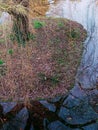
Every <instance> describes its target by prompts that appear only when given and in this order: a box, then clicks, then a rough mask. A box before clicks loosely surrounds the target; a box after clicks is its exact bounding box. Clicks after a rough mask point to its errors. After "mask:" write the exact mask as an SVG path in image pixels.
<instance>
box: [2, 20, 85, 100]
mask: <svg viewBox="0 0 98 130" xmlns="http://www.w3.org/2000/svg"><path fill="white" fill-rule="evenodd" d="M1 30H2V29H1ZM3 31H4V30H3ZM3 31H1V33H0V100H11V101H12V100H14V101H17V100H24V99H28V98H32V99H42V98H49V97H54V96H58V95H63V94H66V93H68V91H69V90H70V89H71V88H72V87H73V85H74V81H75V75H76V72H77V68H78V66H79V63H80V60H81V55H82V51H83V41H84V40H85V38H86V31H85V30H84V29H83V27H82V26H81V25H80V24H78V23H76V22H72V21H69V20H66V19H53V18H38V19H33V20H32V21H31V24H30V31H31V34H30V36H29V39H30V41H29V42H28V43H27V44H26V45H25V47H23V46H20V45H18V44H17V41H15V39H14V37H13V34H12V33H11V34H10V33H9V34H10V35H8V32H7V30H6V31H5V33H4V32H3ZM5 34H6V35H5Z"/></svg>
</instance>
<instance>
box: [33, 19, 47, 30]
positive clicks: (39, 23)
mask: <svg viewBox="0 0 98 130" xmlns="http://www.w3.org/2000/svg"><path fill="white" fill-rule="evenodd" d="M33 26H34V28H35V29H40V28H42V27H44V26H45V22H42V21H39V20H34V21H33Z"/></svg>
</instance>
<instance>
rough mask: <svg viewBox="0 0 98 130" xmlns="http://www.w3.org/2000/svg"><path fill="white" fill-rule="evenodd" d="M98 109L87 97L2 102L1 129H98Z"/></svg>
mask: <svg viewBox="0 0 98 130" xmlns="http://www.w3.org/2000/svg"><path fill="white" fill-rule="evenodd" d="M97 110H98V109H97ZM97 112H98V111H97ZM97 112H96V111H95V110H94V109H93V107H92V106H91V105H90V104H89V103H88V101H86V100H85V99H81V100H79V99H78V98H75V97H70V96H63V97H59V98H58V97H57V98H55V100H54V99H51V100H47V101H44V100H42V101H30V102H29V103H28V104H24V103H18V104H16V103H1V105H0V130H81V129H82V130H90V129H91V130H98V121H97V120H98V113H97Z"/></svg>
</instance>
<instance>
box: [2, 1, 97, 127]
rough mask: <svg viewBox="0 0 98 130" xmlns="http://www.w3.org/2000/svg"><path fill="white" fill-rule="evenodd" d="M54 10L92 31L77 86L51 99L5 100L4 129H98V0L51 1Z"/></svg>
mask: <svg viewBox="0 0 98 130" xmlns="http://www.w3.org/2000/svg"><path fill="white" fill-rule="evenodd" d="M58 7H59V9H58ZM57 9H58V11H57ZM51 11H54V12H56V13H57V14H56V16H59V17H67V18H70V19H72V20H75V21H78V22H80V23H81V24H83V25H84V27H85V28H86V29H87V31H88V38H87V40H86V41H85V46H84V48H85V50H84V53H83V59H82V62H81V65H80V67H79V69H78V73H77V76H76V83H75V86H74V88H73V89H72V90H71V91H70V93H69V95H67V96H64V97H57V98H55V99H49V100H47V101H30V103H28V104H24V103H20V104H14V103H12V104H11V103H10V108H9V105H8V103H1V105H0V129H1V130H3V129H4V130H98V86H97V80H98V77H97V76H98V70H97V67H98V59H97V58H98V50H97V49H98V22H97V20H98V15H97V12H98V7H97V4H96V0H86V1H84V0H81V1H79V2H78V1H69V0H66V1H60V2H59V3H58V4H57V5H51V8H50V12H48V13H47V14H48V15H53V12H51ZM49 13H50V14H49ZM54 16H55V14H54Z"/></svg>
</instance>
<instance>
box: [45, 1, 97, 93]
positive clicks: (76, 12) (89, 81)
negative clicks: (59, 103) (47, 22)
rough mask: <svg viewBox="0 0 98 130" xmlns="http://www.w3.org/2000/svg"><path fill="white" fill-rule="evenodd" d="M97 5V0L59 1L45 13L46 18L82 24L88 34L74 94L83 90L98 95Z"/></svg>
mask: <svg viewBox="0 0 98 130" xmlns="http://www.w3.org/2000/svg"><path fill="white" fill-rule="evenodd" d="M97 4H98V1H97V0H74V1H72V0H71V1H70V0H59V1H58V2H57V4H52V5H51V6H50V9H49V11H48V12H47V13H46V15H47V16H54V17H63V18H68V19H70V20H73V21H76V22H78V23H80V24H82V25H83V27H84V28H85V29H86V30H87V32H88V37H87V39H86V41H85V43H84V52H83V58H82V60H81V64H80V67H79V69H78V72H77V76H76V83H75V87H74V88H73V90H72V92H73V93H75V94H76V88H77V90H78V92H79V90H80V89H83V90H85V92H87V93H88V92H89V93H90V91H94V93H97V94H98V88H97V84H98V5H97ZM80 87H81V88H80ZM80 91H81V90H80ZM79 95H81V94H79ZM82 95H83V94H82Z"/></svg>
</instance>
